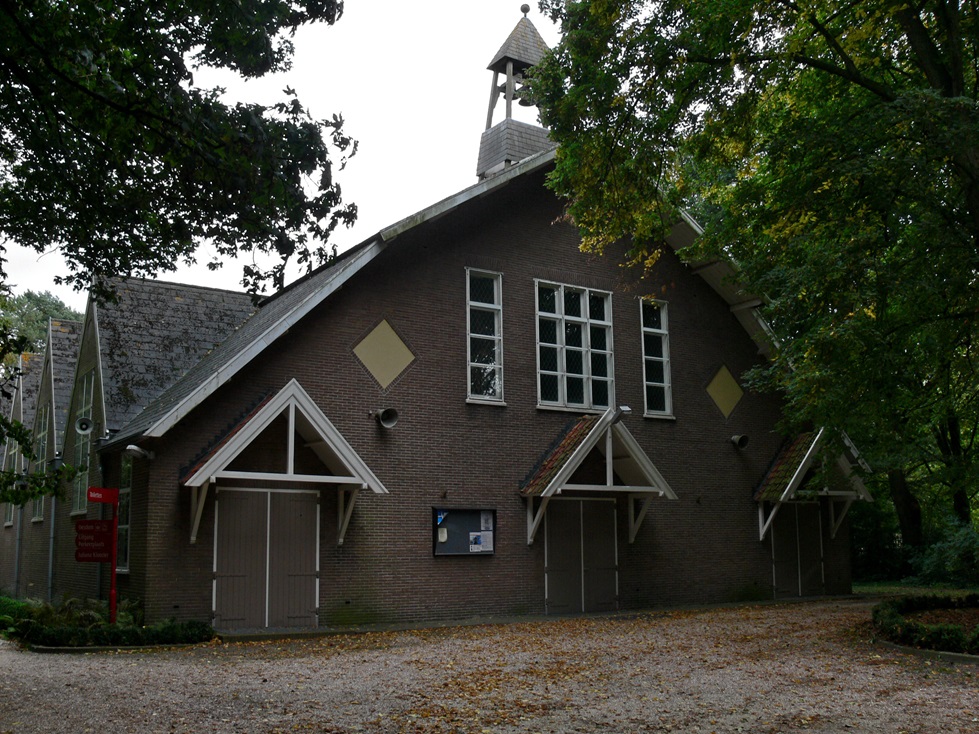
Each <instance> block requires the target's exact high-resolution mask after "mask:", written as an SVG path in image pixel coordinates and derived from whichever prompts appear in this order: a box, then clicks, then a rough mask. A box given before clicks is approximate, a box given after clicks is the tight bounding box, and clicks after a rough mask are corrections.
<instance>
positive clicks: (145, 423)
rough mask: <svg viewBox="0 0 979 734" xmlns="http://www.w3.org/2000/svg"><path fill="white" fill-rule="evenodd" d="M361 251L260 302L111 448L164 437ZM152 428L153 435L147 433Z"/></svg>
mask: <svg viewBox="0 0 979 734" xmlns="http://www.w3.org/2000/svg"><path fill="white" fill-rule="evenodd" d="M363 249H364V245H359V246H357V247H354V248H352V249H351V250H348V251H347V252H345V253H343V255H342V256H341V257H340V258H339V259H338V260H336V261H334V262H333V263H330V264H329V265H327V266H324V267H321V268H319V269H317V270H316V271H314V272H313V273H312V274H310V275H307V276H305V277H304V278H301V279H300V280H298V281H296V282H294V283H292V284H290V285H289V286H288V287H286V288H285V289H283V290H281V291H279V292H278V293H277V294H276V295H275V296H273V297H271V298H269V299H267V300H265V301H263V302H262V303H260V304H259V307H258V310H257V311H255V312H254V313H253V314H252V315H251V316H250V317H249V318H248V319H247V320H246V321H244V323H242V324H241V325H240V326H239V327H238V328H237V329H235V330H234V331H232V332H231V333H229V334H228V336H227V338H226V339H225V340H224V341H223V342H221V344H220V345H218V346H217V347H215V348H214V349H213V350H211V351H209V352H207V353H206V354H203V355H202V356H201V358H200V360H199V361H196V362H195V363H194V364H192V365H191V366H189V369H187V370H186V372H185V373H184V374H183V376H182V378H181V379H179V380H177V379H174V380H172V381H171V383H169V384H168V386H167V387H166V389H162V390H160V391H158V393H157V395H155V396H154V397H155V399H154V400H153V401H152V403H150V404H149V406H148V407H147V408H146V409H145V410H143V411H142V412H140V413H139V414H138V415H133V416H132V420H131V421H130V422H129V423H127V424H125V425H124V426H123V428H122V429H121V430H120V432H119V434H117V435H116V436H115V437H114V438H113V440H112V441H111V442H110V443H116V442H121V441H124V440H125V439H127V438H129V437H133V436H138V435H141V434H146V433H147V432H150V435H162V434H163V433H165V432H166V430H167V428H168V427H169V426H168V425H167V426H164V427H162V428H157V426H158V423H159V422H160V421H161V420H163V419H166V418H167V417H168V416H170V415H172V413H173V411H174V410H175V409H177V408H179V406H180V405H181V403H183V401H184V400H186V399H189V398H191V397H192V396H195V395H200V394H201V392H202V391H203V394H210V392H213V390H215V389H217V387H219V386H220V385H221V384H223V382H224V380H226V379H227V378H228V376H230V374H234V372H235V371H237V369H238V368H239V365H241V364H242V363H246V362H247V361H250V360H251V358H252V357H253V356H255V355H256V354H258V353H259V352H261V351H263V350H264V349H265V347H266V346H268V345H269V344H270V343H271V342H272V341H273V340H274V338H275V336H278V335H279V333H280V332H281V329H279V330H277V327H280V326H281V325H282V324H283V322H284V320H287V319H289V318H290V317H292V316H294V314H296V313H297V312H301V313H305V310H304V309H303V306H304V305H306V304H309V303H319V301H320V300H322V299H323V298H325V296H326V295H328V294H329V293H330V292H331V291H330V290H329V286H330V284H331V282H333V281H334V280H336V279H338V278H340V277H341V276H342V275H344V274H345V273H346V272H347V270H348V269H350V268H351V267H352V266H353V265H352V264H356V263H357V262H358V260H357V255H358V254H360V253H361V251H362V250H363ZM290 323H291V322H290ZM273 334H274V335H275V336H273ZM177 419H179V417H178V418H177ZM154 428H157V430H151V429H154Z"/></svg>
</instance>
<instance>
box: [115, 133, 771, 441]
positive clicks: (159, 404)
mask: <svg viewBox="0 0 979 734" xmlns="http://www.w3.org/2000/svg"><path fill="white" fill-rule="evenodd" d="M555 155H556V151H555V150H554V149H550V150H547V151H543V152H541V153H538V154H536V155H533V156H530V157H528V158H526V159H525V160H523V161H521V162H519V163H517V164H516V165H513V166H511V167H510V168H508V169H506V170H505V171H503V172H501V173H500V174H498V175H496V176H493V177H492V178H488V179H485V180H483V181H480V182H479V183H477V184H474V185H473V186H470V187H469V188H467V189H464V190H462V191H460V192H459V193H457V194H455V195H453V196H450V197H448V198H446V199H443V200H442V201H439V202H437V203H435V204H433V205H432V206H429V207H427V208H426V209H423V210H421V211H420V212H418V213H416V214H414V215H412V216H409V217H406V218H404V219H402V220H401V221H399V222H396V223H395V224H393V225H391V226H390V227H387V228H385V229H383V230H381V231H380V232H378V233H377V234H376V235H374V236H372V237H370V238H368V239H367V240H364V241H363V242H361V243H360V244H359V245H356V246H355V247H353V248H351V249H350V250H347V251H346V252H344V253H343V254H342V255H341V256H340V257H339V258H338V259H336V260H334V261H333V262H331V263H328V264H327V265H324V266H322V267H320V268H318V269H317V270H315V271H313V272H312V273H310V274H309V275H307V276H305V277H303V278H300V279H299V280H297V281H295V282H294V283H292V284H290V285H289V286H287V287H286V288H284V289H283V290H281V291H279V292H278V293H277V294H275V295H274V296H271V297H270V298H268V299H266V300H265V301H263V302H262V303H261V304H260V305H259V309H258V311H256V312H255V313H254V314H253V315H252V316H251V317H250V318H249V319H248V320H247V321H245V322H244V323H243V324H242V325H241V326H240V327H239V328H238V329H236V330H235V331H233V332H232V333H231V334H230V335H229V336H228V338H227V339H225V340H224V341H223V342H222V343H221V344H220V345H219V346H217V347H215V348H214V349H213V350H212V351H210V352H209V353H207V354H205V355H204V356H203V358H201V359H200V361H199V362H197V364H195V365H193V366H192V367H190V368H189V369H188V370H187V371H186V374H184V375H183V377H181V378H180V379H179V380H177V381H176V382H174V383H173V384H172V385H170V387H168V388H167V389H165V390H162V391H161V392H160V393H159V394H158V396H157V397H156V399H155V400H153V401H152V402H151V403H150V404H149V405H148V406H147V407H146V408H145V409H144V410H142V411H141V412H139V413H138V415H135V417H133V418H132V420H131V421H130V422H129V423H128V424H126V425H125V426H123V427H122V428H121V430H120V431H119V432H118V433H117V434H116V435H115V437H114V438H113V439H111V441H110V445H111V444H116V443H122V442H124V441H129V440H132V439H134V438H135V437H138V436H146V437H159V436H163V435H164V434H166V432H167V431H169V430H170V429H171V428H172V427H173V426H174V425H176V424H177V423H178V422H179V421H180V420H181V419H183V418H184V417H185V416H186V415H188V414H189V413H190V412H191V411H192V410H193V409H194V408H196V407H197V406H198V405H200V404H201V403H202V402H203V401H204V400H205V399H207V397H208V396H209V395H211V394H212V393H214V391H215V390H217V389H218V388H219V387H221V386H222V385H224V384H225V383H226V382H227V381H228V380H229V379H231V378H232V377H233V376H234V375H236V374H238V372H240V371H241V370H242V369H243V368H244V367H245V366H247V365H248V364H249V363H250V362H251V360H252V359H254V358H255V357H256V356H258V355H259V354H261V353H262V352H263V351H264V350H265V348H266V347H268V346H269V345H270V344H272V343H273V342H274V341H275V340H276V339H278V338H279V337H280V336H282V335H283V334H285V333H286V332H287V331H288V330H289V329H291V328H292V327H293V326H294V325H295V324H296V323H298V322H299V321H300V320H301V319H302V318H304V317H305V316H306V315H307V314H308V313H309V312H310V311H312V310H313V309H314V308H316V307H317V306H318V305H320V304H321V303H323V302H324V301H325V300H326V299H328V298H329V297H330V296H331V295H333V294H334V293H335V292H337V291H338V290H339V289H340V288H341V287H343V285H344V284H345V283H347V282H348V281H349V280H350V279H351V278H353V277H354V276H355V275H356V274H357V273H358V272H360V270H362V269H363V268H364V267H365V266H367V265H368V264H369V263H370V262H372V261H373V260H374V258H376V257H378V256H379V255H381V253H383V252H384V251H385V250H386V249H387V248H388V247H389V246H391V245H392V243H393V242H394V241H395V240H396V239H397V238H398V237H399V236H401V235H402V234H404V233H406V232H408V231H410V230H413V229H415V228H416V227H419V226H422V225H424V224H426V223H428V222H432V221H434V220H436V219H438V218H440V217H442V216H444V215H446V214H448V213H449V212H453V211H455V210H458V209H459V208H461V207H464V206H467V205H470V204H472V203H473V202H477V201H479V200H480V199H482V198H483V197H485V196H487V195H489V194H492V193H494V192H496V191H498V190H500V189H502V188H504V187H505V186H507V185H508V184H509V183H511V182H512V181H514V180H515V179H517V178H520V177H522V176H526V175H529V174H531V173H534V172H537V171H540V170H542V169H544V168H546V167H548V166H550V165H552V164H553V162H554V158H555ZM701 231H702V230H701V229H700V227H699V226H698V225H697V224H696V222H694V221H693V220H692V219H691V218H690V217H688V216H686V215H684V217H683V219H682V220H681V221H680V222H678V223H677V225H676V226H675V227H674V228H673V230H672V232H671V233H670V235H669V237H668V238H667V242H668V243H669V244H670V245H671V246H672V247H673V248H674V249H680V248H682V247H684V246H686V245H687V244H690V243H691V242H693V240H694V239H696V237H697V236H698V234H699V233H700V232H701ZM712 265H713V264H712ZM694 272H695V273H697V274H698V275H701V276H703V275H704V271H701V270H698V269H696V268H695V269H694ZM711 272H714V270H711ZM730 272H732V273H733V269H732V270H731V271H730ZM705 280H707V282H708V283H709V284H710V285H711V287H712V288H713V289H714V290H715V291H716V292H717V293H718V294H719V295H720V296H721V297H722V298H724V299H725V300H727V302H728V304H729V305H730V306H731V309H732V311H733V312H735V314H736V315H737V317H738V319H739V321H741V323H742V324H743V325H744V326H745V329H746V330H747V331H748V333H749V335H750V336H751V337H752V338H754V339H755V341H756V343H758V345H759V349H760V350H761V351H762V352H763V353H767V346H766V345H767V344H768V341H767V334H765V333H763V329H762V327H761V326H760V325H759V324H760V323H761V322H760V321H759V320H758V317H757V314H756V313H755V309H754V308H753V306H754V305H757V303H758V301H757V299H753V297H749V296H746V295H745V294H743V293H742V292H741V291H740V290H739V289H737V288H736V287H734V286H732V285H730V283H729V282H728V280H727V279H723V278H722V279H720V280H716V279H714V280H712V279H710V278H705Z"/></svg>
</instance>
